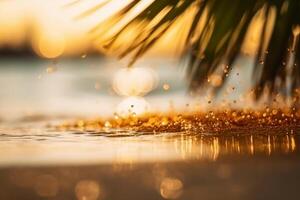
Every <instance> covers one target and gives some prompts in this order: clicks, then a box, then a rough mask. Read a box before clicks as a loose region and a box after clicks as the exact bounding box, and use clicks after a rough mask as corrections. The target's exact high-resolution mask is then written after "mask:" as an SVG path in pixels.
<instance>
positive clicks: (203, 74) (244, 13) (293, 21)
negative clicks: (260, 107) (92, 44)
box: [108, 0, 300, 99]
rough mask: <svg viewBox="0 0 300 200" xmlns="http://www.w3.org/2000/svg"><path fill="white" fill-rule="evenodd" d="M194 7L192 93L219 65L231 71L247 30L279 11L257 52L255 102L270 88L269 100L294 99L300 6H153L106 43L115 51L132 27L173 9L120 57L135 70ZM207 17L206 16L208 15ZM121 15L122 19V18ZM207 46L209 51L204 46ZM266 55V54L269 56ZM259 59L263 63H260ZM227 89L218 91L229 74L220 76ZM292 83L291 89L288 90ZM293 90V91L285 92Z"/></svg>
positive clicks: (290, 1)
mask: <svg viewBox="0 0 300 200" xmlns="http://www.w3.org/2000/svg"><path fill="white" fill-rule="evenodd" d="M138 3H140V0H135V1H133V2H132V3H131V5H130V7H129V8H128V7H127V8H125V9H126V12H120V13H121V16H123V17H126V14H127V13H128V12H129V11H130V10H131V9H133V8H134V7H135V6H136V5H137V4H138ZM192 6H195V7H196V12H195V14H194V16H193V18H192V19H191V20H192V23H191V26H190V29H189V33H188V35H187V38H186V43H185V51H184V57H186V58H188V67H187V77H188V79H189V80H190V89H191V90H197V89H199V88H201V86H204V85H205V84H206V83H207V78H208V77H209V76H210V75H211V74H213V73H215V72H217V70H218V69H220V64H225V65H227V66H230V67H231V66H233V64H234V62H235V60H236V58H237V57H238V55H239V54H240V50H241V47H242V44H243V41H244V39H245V36H246V34H247V32H248V31H251V30H250V29H249V27H250V23H251V22H252V20H253V19H254V17H255V16H256V14H257V13H258V12H260V11H262V10H263V12H264V15H265V16H268V15H269V13H270V12H271V11H270V10H271V8H272V9H273V10H275V15H276V18H275V20H274V26H273V30H272V33H271V36H270V38H269V43H268V44H267V47H266V48H264V47H263V44H264V42H265V41H266V40H267V39H268V38H266V37H265V34H264V31H265V30H266V26H267V23H266V20H268V17H266V18H265V19H264V20H265V22H264V23H263V24H264V25H263V29H262V30H263V31H262V33H261V38H260V45H259V48H258V49H257V54H256V64H255V67H254V71H253V80H254V84H255V85H254V90H255V94H256V97H257V99H258V98H259V97H261V96H262V94H263V91H265V89H266V88H267V91H268V94H269V97H270V99H271V97H272V96H273V95H274V94H282V95H283V96H289V95H295V94H296V92H297V88H299V86H300V45H299V39H298V40H297V42H296V43H294V44H293V47H294V48H293V49H291V48H292V43H293V41H294V39H295V38H294V37H293V29H294V28H295V27H298V26H300V1H299V0H202V1H197V0H153V2H152V3H151V4H150V5H149V6H148V7H146V8H145V9H144V10H143V11H141V12H140V14H139V15H137V16H136V17H135V18H134V19H132V20H131V21H130V22H129V23H128V24H127V25H125V26H124V27H123V28H122V29H121V30H120V31H119V32H118V33H117V34H115V35H114V36H113V37H112V38H111V40H110V41H109V43H108V47H110V46H112V45H113V44H114V42H115V41H116V40H117V38H118V37H119V36H120V35H121V34H122V33H123V32H125V31H126V30H127V28H128V27H130V25H132V24H134V23H137V22H143V23H146V24H147V23H148V24H150V23H151V22H153V20H154V18H155V17H156V16H157V15H158V14H160V13H162V12H163V11H165V10H166V8H169V10H168V12H167V13H166V14H165V15H164V17H162V18H161V19H160V20H159V21H158V22H155V24H154V25H152V26H151V28H149V27H148V28H146V26H143V27H142V28H141V30H140V33H138V34H137V35H136V40H134V41H133V42H132V43H131V44H128V46H127V47H126V48H125V50H123V51H122V52H121V53H120V56H121V57H123V56H126V55H128V54H132V55H133V56H132V62H130V65H131V64H133V63H134V62H135V61H136V60H137V59H138V58H140V57H141V56H142V55H143V54H144V53H145V52H147V50H149V48H151V47H152V46H153V45H154V44H155V43H156V42H157V41H158V40H159V39H160V38H161V37H162V36H163V35H164V34H165V33H166V32H167V31H168V30H169V29H170V27H171V25H172V24H173V23H174V22H176V20H178V18H179V17H180V16H182V15H183V14H185V13H186V12H187V11H188V10H189V9H190V8H191V7H192ZM205 10H206V11H208V12H207V15H206V16H204V15H205V12H204V11H205ZM120 13H119V16H120ZM203 17H206V18H205V26H204V28H203V29H202V30H201V31H199V30H198V25H199V22H200V20H201V19H203ZM204 41H205V44H206V45H205V46H203V44H204ZM265 52H267V53H265ZM261 58H264V60H263V62H261V61H260V60H261ZM222 78H223V80H224V81H223V84H222V85H221V86H220V87H216V88H215V89H214V90H215V91H218V90H219V89H220V88H222V86H223V85H224V83H225V82H226V79H227V78H226V76H225V73H223V74H222ZM288 83H290V84H288ZM287 85H289V86H287Z"/></svg>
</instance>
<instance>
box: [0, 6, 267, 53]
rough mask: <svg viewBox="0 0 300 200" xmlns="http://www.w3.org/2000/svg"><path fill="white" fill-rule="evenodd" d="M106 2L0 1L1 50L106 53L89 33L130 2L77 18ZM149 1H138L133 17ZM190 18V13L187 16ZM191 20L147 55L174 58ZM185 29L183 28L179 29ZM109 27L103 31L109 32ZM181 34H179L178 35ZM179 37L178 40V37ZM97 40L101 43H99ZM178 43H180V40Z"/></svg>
mask: <svg viewBox="0 0 300 200" xmlns="http://www.w3.org/2000/svg"><path fill="white" fill-rule="evenodd" d="M104 1H105V0H84V1H83V0H0V49H1V48H3V47H9V48H20V47H21V46H22V45H24V43H29V44H30V45H31V46H32V48H33V50H34V52H35V53H36V54H37V55H38V56H41V57H45V58H56V57H60V56H65V55H66V56H68V55H84V54H86V53H88V52H91V51H93V52H95V51H96V52H101V54H103V53H108V52H105V51H104V49H103V47H102V46H103V44H102V41H103V40H101V39H103V38H101V35H97V37H96V38H95V36H94V35H92V34H91V33H90V30H92V29H93V28H94V27H95V26H96V25H98V24H99V23H100V22H103V21H104V20H105V19H108V18H109V17H111V16H112V15H113V14H114V13H115V12H116V11H118V10H119V9H120V8H122V7H123V6H124V5H126V4H128V3H129V2H131V1H132V0H111V1H110V3H108V4H106V5H105V6H104V7H103V8H102V9H99V10H97V11H96V12H94V13H93V14H92V15H89V16H85V17H82V18H78V16H80V15H82V14H83V13H85V12H86V11H88V10H89V9H91V8H93V7H95V6H97V5H99V4H101V3H103V2H104ZM151 2H152V0H143V1H141V3H140V5H139V6H138V8H137V9H136V10H135V11H134V12H133V15H134V14H136V13H138V12H139V11H140V10H141V9H143V8H144V7H145V6H147V5H149V3H151ZM188 15H190V16H191V13H188V14H187V17H190V16H188ZM189 21H191V20H188V19H187V18H185V19H182V20H181V22H180V20H179V22H178V23H177V24H175V26H174V27H173V28H172V31H170V32H169V33H168V34H167V35H166V36H165V37H164V38H163V39H162V40H161V41H160V43H159V44H158V45H156V46H155V47H154V48H153V49H151V51H150V52H149V54H150V55H159V56H169V55H172V56H174V55H175V56H177V55H178V53H179V52H180V49H181V47H182V44H181V43H180V41H183V40H182V36H184V34H185V33H184V32H185V31H186V30H187V27H188V23H187V22H189ZM182 25H184V26H182ZM260 26H261V25H260V23H257V22H256V23H254V27H256V28H254V31H252V32H253V34H252V35H251V36H249V38H250V39H248V43H247V45H246V46H247V48H248V49H247V48H246V51H253V49H255V47H256V44H257V37H258V35H259V34H257V33H258V32H257V31H259V27H260ZM110 28H111V27H109V28H107V27H103V30H110ZM178 33H180V34H178ZM179 35H181V36H179ZM130 37H132V35H131V34H130V33H128V34H126V35H125V36H124V37H123V38H121V41H122V42H128V41H130V39H133V38H130ZM180 37H181V38H180ZM99 39H100V40H99ZM180 39H181V40H180Z"/></svg>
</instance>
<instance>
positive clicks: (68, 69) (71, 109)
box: [0, 0, 261, 120]
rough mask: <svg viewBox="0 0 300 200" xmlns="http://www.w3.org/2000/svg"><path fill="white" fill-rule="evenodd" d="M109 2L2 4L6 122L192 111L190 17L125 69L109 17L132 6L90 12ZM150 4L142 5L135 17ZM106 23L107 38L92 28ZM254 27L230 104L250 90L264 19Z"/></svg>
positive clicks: (16, 0)
mask: <svg viewBox="0 0 300 200" xmlns="http://www.w3.org/2000/svg"><path fill="white" fill-rule="evenodd" d="M103 2H104V1H103V0H89V1H74V0H63V1H62V0H49V1H46V0H45V1H39V0H27V1H22V0H2V1H0V73H1V77H0V84H1V90H0V119H2V120H11V119H19V118H21V119H23V118H25V119H27V117H29V118H30V119H35V118H37V119H38V118H39V117H42V116H48V117H49V116H51V115H53V116H55V117H57V116H65V115H72V116H94V115H96V116H106V115H112V114H113V113H114V112H119V114H120V113H121V114H124V115H126V113H127V112H128V109H129V108H130V107H131V106H132V104H135V107H134V112H136V113H137V114H140V113H144V112H145V111H150V110H151V111H153V110H159V111H162V110H163V111H168V110H170V109H174V107H176V109H181V108H182V109H188V108H186V105H187V104H188V103H191V101H192V100H191V99H190V98H189V97H188V96H187V95H186V94H188V91H187V86H186V85H187V84H186V81H185V79H184V67H183V65H184V64H182V63H181V62H180V61H179V55H180V52H181V50H182V38H183V37H184V35H185V34H186V32H187V28H186V26H187V25H186V23H185V22H186V21H187V20H188V18H189V14H187V15H186V16H184V17H183V18H182V19H179V20H178V22H177V23H175V24H174V27H172V29H171V31H170V32H169V33H167V34H166V35H165V36H164V37H163V38H162V39H161V40H160V42H159V43H157V44H156V45H155V46H154V47H153V48H152V49H151V50H150V51H149V52H148V53H147V55H146V56H144V57H142V58H141V59H140V60H139V61H138V62H137V63H136V64H135V65H134V68H133V69H131V70H125V67H126V66H127V63H128V59H127V58H125V59H122V60H119V59H118V58H117V57H116V55H115V54H114V50H112V51H111V50H106V49H105V48H103V46H104V41H105V39H106V38H107V37H108V35H109V33H108V32H109V31H113V30H111V27H108V25H107V24H105V20H106V19H108V18H109V17H112V16H113V14H114V13H115V12H116V11H118V10H119V9H120V8H122V7H123V6H124V5H126V4H128V2H130V1H123V0H121V1H120V0H114V1H110V3H108V4H105V5H104V6H103V7H102V8H101V9H98V10H91V9H93V8H99V7H100V6H102V3H103ZM150 2H151V1H147V0H146V1H142V3H141V5H140V6H139V7H138V8H137V10H136V12H139V11H140V10H141V9H142V8H143V7H145V6H146V5H148V4H149V3H150ZM87 13H89V14H87ZM99 25H101V26H103V27H102V28H100V29H102V30H103V34H96V35H95V34H93V33H92V32H91V30H92V29H93V28H94V27H95V26H99ZM252 26H254V29H253V30H254V31H253V32H252V34H251V35H249V36H247V38H246V42H245V45H244V47H243V53H244V55H243V56H241V58H240V59H239V61H238V62H237V65H240V66H239V68H238V71H236V72H233V73H234V74H238V76H233V77H231V79H230V81H229V82H228V85H229V86H230V88H233V87H234V88H235V90H234V91H231V92H230V94H231V95H229V96H228V95H227V96H226V95H225V96H226V98H227V99H229V100H230V101H231V100H232V101H235V102H236V101H237V100H240V99H242V97H241V96H240V93H241V91H246V89H247V88H249V83H250V78H251V76H250V75H251V71H252V67H251V64H252V60H251V54H252V53H253V49H255V48H256V46H255V45H257V42H256V41H257V34H255V30H257V31H258V30H259V28H260V26H261V23H260V22H259V16H258V17H257V20H256V21H255V22H253V25H252ZM132 31H138V30H134V29H133V30H132ZM132 35H134V34H130V33H128V34H126V35H123V36H121V37H120V40H121V41H120V42H122V43H126V42H127V41H128V42H130V39H133V38H132V37H133V36H132ZM136 69H137V70H136ZM239 71H241V72H242V73H240V72H239ZM239 74H240V75H239ZM219 82H220V81H219V77H212V82H211V83H212V84H213V85H214V84H215V85H218V84H220V83H219ZM230 88H229V90H231V89H230ZM227 90H228V89H227ZM225 93H228V91H227V92H226V91H225ZM221 96H222V95H221ZM132 97H133V98H132ZM211 100H212V96H211V95H209V94H205V95H203V96H200V97H198V98H197V99H196V98H193V101H197V105H198V104H199V105H200V106H199V105H198V107H206V106H207V102H210V101H211ZM37 116H38V117H37Z"/></svg>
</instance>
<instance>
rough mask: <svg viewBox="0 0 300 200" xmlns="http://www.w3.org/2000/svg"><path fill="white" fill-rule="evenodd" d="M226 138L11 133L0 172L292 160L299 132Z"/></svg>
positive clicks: (0, 154)
mask: <svg viewBox="0 0 300 200" xmlns="http://www.w3.org/2000/svg"><path fill="white" fill-rule="evenodd" d="M259 129H263V128H257V129H256V130H255V132H253V133H250V132H249V133H245V131H243V132H242V133H241V132H238V131H236V130H235V131H232V133H231V134H219V135H209V134H208V135H203V134H197V133H189V132H184V133H161V134H154V135H153V133H149V134H148V133H138V132H134V131H125V130H114V131H112V130H110V129H108V130H106V131H105V130H103V131H99V132H95V131H81V132H80V131H75V132H72V131H68V132H67V131H61V132H60V131H56V130H55V131H54V130H51V129H48V130H47V129H45V128H44V129H42V128H40V129H28V128H22V129H21V128H17V129H16V128H15V129H5V131H4V130H2V131H0V134H1V135H0V166H7V165H19V164H22V165H45V164H60V165H63V164H92V163H94V164H95V163H115V162H116V163H119V162H121V163H124V162H125V163H128V162H129V163H136V162H137V163H143V162H156V161H180V160H211V161H216V160H218V159H220V158H221V159H222V157H236V156H262V155H263V156H272V155H278V154H297V153H298V151H299V150H298V148H297V146H298V145H299V144H300V136H299V135H298V134H296V133H298V130H297V129H295V128H293V130H292V131H290V132H288V130H287V129H288V128H287V127H284V128H280V127H278V128H276V129H273V130H269V131H270V132H269V133H264V134H262V133H260V130H259Z"/></svg>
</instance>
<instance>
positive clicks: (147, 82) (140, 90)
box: [113, 67, 158, 96]
mask: <svg viewBox="0 0 300 200" xmlns="http://www.w3.org/2000/svg"><path fill="white" fill-rule="evenodd" d="M157 81H158V80H157V75H156V74H155V72H154V71H153V70H152V69H150V68H146V67H132V68H122V69H120V70H119V71H117V73H116V75H115V77H114V79H113V89H114V91H115V92H116V93H117V94H118V95H121V96H144V95H145V94H147V93H149V92H150V91H151V90H153V89H154V88H155V87H156V86H157Z"/></svg>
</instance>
